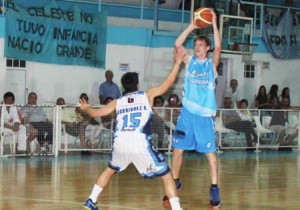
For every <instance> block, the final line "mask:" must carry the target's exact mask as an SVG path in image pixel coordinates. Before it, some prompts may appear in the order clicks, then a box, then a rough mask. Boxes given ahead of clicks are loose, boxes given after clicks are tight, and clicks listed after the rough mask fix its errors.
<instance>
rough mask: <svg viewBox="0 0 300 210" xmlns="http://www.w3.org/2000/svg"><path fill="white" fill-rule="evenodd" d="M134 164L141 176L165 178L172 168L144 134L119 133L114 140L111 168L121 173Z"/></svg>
mask: <svg viewBox="0 0 300 210" xmlns="http://www.w3.org/2000/svg"><path fill="white" fill-rule="evenodd" d="M130 163H133V164H134V166H135V167H136V169H137V170H138V171H139V173H140V174H141V176H143V177H145V178H154V177H157V176H164V175H166V174H167V173H169V172H170V168H169V167H168V164H167V163H166V161H165V158H164V156H163V155H162V154H161V153H159V152H158V151H157V150H155V149H154V148H153V147H152V145H151V143H150V142H149V141H148V140H147V136H146V135H145V134H143V133H137V132H132V133H128V132H126V133H125V132H124V133H118V136H117V137H115V139H114V144H113V149H112V153H111V160H110V162H109V167H110V168H112V169H114V170H116V171H117V172H121V171H123V170H125V169H126V168H127V166H128V165H129V164H130Z"/></svg>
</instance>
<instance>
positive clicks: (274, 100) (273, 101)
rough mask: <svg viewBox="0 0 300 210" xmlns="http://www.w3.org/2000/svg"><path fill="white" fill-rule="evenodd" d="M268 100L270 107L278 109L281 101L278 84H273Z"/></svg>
mask: <svg viewBox="0 0 300 210" xmlns="http://www.w3.org/2000/svg"><path fill="white" fill-rule="evenodd" d="M268 102H269V104H270V105H269V106H270V109H276V107H277V105H278V103H279V98H278V85H275V84H273V85H272V86H271V88H270V91H269V93H268Z"/></svg>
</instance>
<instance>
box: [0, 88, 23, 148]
mask: <svg viewBox="0 0 300 210" xmlns="http://www.w3.org/2000/svg"><path fill="white" fill-rule="evenodd" d="M3 103H4V106H2V107H1V108H3V109H4V110H1V112H0V117H1V114H2V113H3V115H4V117H3V119H4V130H3V132H4V133H7V134H11V135H12V138H14V139H15V142H16V143H17V153H25V152H26V145H27V144H26V127H25V126H24V125H21V121H20V118H19V113H18V109H17V107H15V106H13V104H14V103H15V96H14V94H13V93H12V92H6V93H5V94H4V96H3Z"/></svg>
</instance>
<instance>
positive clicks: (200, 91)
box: [163, 11, 221, 208]
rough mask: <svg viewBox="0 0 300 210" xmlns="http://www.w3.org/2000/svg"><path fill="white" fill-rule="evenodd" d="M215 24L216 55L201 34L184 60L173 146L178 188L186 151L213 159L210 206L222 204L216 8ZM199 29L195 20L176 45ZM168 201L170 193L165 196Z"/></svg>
mask: <svg viewBox="0 0 300 210" xmlns="http://www.w3.org/2000/svg"><path fill="white" fill-rule="evenodd" d="M211 14H212V16H213V20H212V27H213V31H214V52H213V56H212V58H208V57H207V53H208V51H209V50H210V49H211V44H210V40H209V39H208V38H207V37H205V36H201V35H200V36H197V37H196V38H195V40H194V55H193V56H192V55H190V54H188V52H187V50H186V49H185V50H186V55H185V57H184V58H183V61H184V63H185V65H186V72H185V76H184V85H183V87H184V89H183V98H182V105H183V108H182V110H181V113H180V116H179V118H178V122H177V125H176V129H175V132H174V136H173V140H172V146H173V158H172V167H171V168H172V174H173V177H174V180H175V184H176V188H177V190H180V189H181V187H182V185H181V183H180V181H179V175H180V168H181V165H182V157H183V152H184V150H196V151H197V152H201V153H205V154H206V157H207V159H208V162H209V172H210V176H211V183H212V186H211V188H210V205H211V206H212V207H215V208H217V207H219V206H220V195H219V188H218V164H217V156H216V153H215V152H216V146H215V136H214V123H213V116H214V115H215V113H216V109H217V104H216V96H215V79H216V78H217V76H218V73H217V66H218V64H219V61H220V54H221V38H220V34H219V30H218V27H217V18H216V15H215V13H214V12H213V11H211ZM194 29H199V28H198V27H197V26H196V25H194V23H193V22H191V24H190V25H189V26H188V27H187V28H186V29H185V30H184V31H183V32H182V33H181V35H180V36H179V37H178V38H177V40H176V42H175V48H180V47H182V46H183V43H184V42H185V40H186V39H187V37H188V35H189V34H190V33H191V32H192V31H193V30H194ZM163 201H164V204H165V205H167V204H168V196H165V197H164V198H163Z"/></svg>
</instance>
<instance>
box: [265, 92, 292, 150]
mask: <svg viewBox="0 0 300 210" xmlns="http://www.w3.org/2000/svg"><path fill="white" fill-rule="evenodd" d="M288 104H289V99H288V98H287V97H283V98H282V101H281V103H280V104H279V105H278V106H277V107H276V109H282V111H274V112H273V114H272V119H271V122H270V129H271V130H274V131H276V132H277V133H278V134H279V137H278V141H279V145H280V146H285V145H292V144H293V140H294V138H295V137H297V136H298V130H297V129H295V128H292V127H290V126H288V125H289V119H288V111H286V110H287V109H289V108H290V107H289V105H288Z"/></svg>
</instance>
